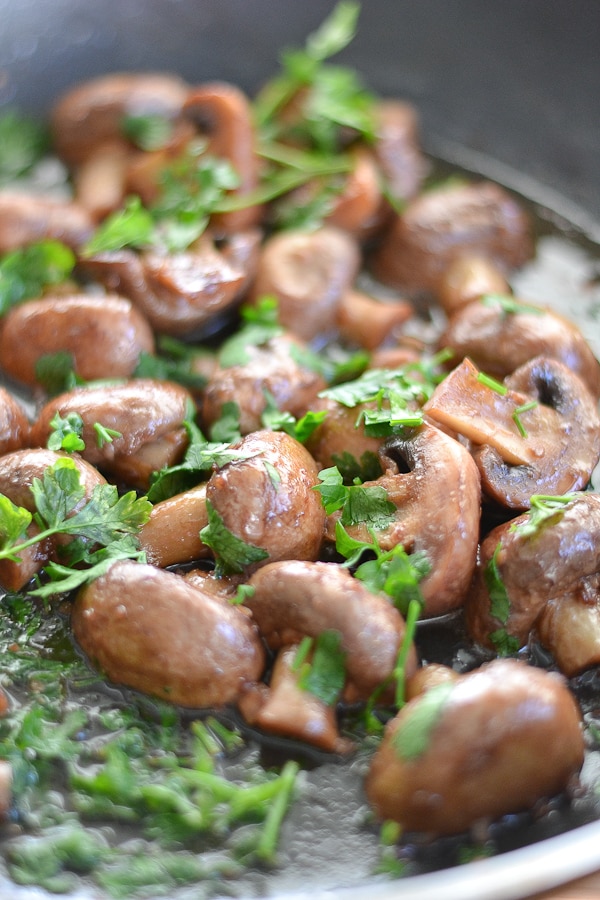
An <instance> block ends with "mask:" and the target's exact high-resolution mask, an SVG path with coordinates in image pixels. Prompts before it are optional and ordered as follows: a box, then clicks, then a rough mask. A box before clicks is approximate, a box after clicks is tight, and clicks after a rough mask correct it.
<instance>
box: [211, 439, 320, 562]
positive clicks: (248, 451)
mask: <svg viewBox="0 0 600 900" xmlns="http://www.w3.org/2000/svg"><path fill="white" fill-rule="evenodd" d="M232 449H233V450H235V451H238V452H239V454H240V456H241V457H242V458H240V459H239V460H236V461H234V462H231V463H228V464H227V465H225V466H223V467H222V468H220V469H217V471H215V472H214V473H213V474H212V475H211V477H210V478H209V480H208V483H207V486H206V499H207V500H208V501H209V502H210V503H211V504H212V507H213V508H214V510H215V511H216V513H217V514H218V515H219V516H220V517H221V519H222V520H223V523H224V525H225V527H226V528H227V529H229V531H231V532H232V533H233V534H234V535H235V536H236V537H238V538H240V539H241V540H243V541H244V542H246V543H247V544H250V545H252V546H254V547H258V548H260V549H261V550H263V551H264V553H265V558H264V559H263V560H262V561H260V562H257V563H256V564H255V565H254V566H251V567H249V568H248V571H251V569H252V568H254V567H256V565H264V563H265V562H269V561H270V560H271V561H274V560H279V559H302V560H304V559H308V560H314V559H317V557H318V555H319V551H320V549H321V544H322V541H323V528H324V523H325V512H324V510H323V506H322V504H321V500H320V497H319V495H318V493H317V492H316V491H315V490H314V487H315V485H316V484H317V482H318V477H317V476H318V470H317V465H316V463H315V461H314V459H313V458H312V456H311V455H310V453H309V452H308V450H306V449H305V447H303V446H302V444H300V443H298V441H296V440H295V439H294V438H292V437H290V436H289V435H288V434H285V433H284V432H270V431H255V432H253V433H252V434H250V435H248V436H246V437H244V438H242V440H241V441H238V442H237V443H235V444H233V445H232Z"/></svg>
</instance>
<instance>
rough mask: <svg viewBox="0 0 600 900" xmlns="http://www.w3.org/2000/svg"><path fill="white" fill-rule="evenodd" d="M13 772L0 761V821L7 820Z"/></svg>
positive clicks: (10, 766) (8, 764)
mask: <svg viewBox="0 0 600 900" xmlns="http://www.w3.org/2000/svg"><path fill="white" fill-rule="evenodd" d="M12 784H13V770H12V765H11V764H10V763H9V762H7V761H6V760H2V761H0V821H2V822H3V821H5V820H6V819H7V818H8V812H9V810H10V805H11V803H12Z"/></svg>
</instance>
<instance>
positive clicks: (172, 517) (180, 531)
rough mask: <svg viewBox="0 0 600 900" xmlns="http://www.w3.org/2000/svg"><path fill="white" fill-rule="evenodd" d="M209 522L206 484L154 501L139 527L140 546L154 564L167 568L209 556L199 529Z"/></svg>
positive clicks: (208, 550)
mask: <svg viewBox="0 0 600 900" xmlns="http://www.w3.org/2000/svg"><path fill="white" fill-rule="evenodd" d="M206 525H208V513H207V509H206V484H200V485H198V486H197V487H194V488H190V490H188V491H182V492H181V493H179V494H175V495H174V496H173V497H169V498H168V499H167V500H161V501H159V502H158V503H155V504H154V505H153V507H152V511H151V513H150V518H149V519H148V521H147V522H146V523H145V524H144V525H142V527H141V528H140V531H139V534H138V537H139V541H140V549H141V550H143V551H144V552H145V554H146V559H147V561H148V562H149V563H151V564H152V565H153V566H160V567H161V568H166V567H167V566H172V565H175V564H177V563H179V564H181V563H188V562H193V561H194V560H198V559H204V558H206V557H210V555H211V553H210V549H209V548H208V547H207V546H206V545H205V544H203V543H202V541H201V539H200V531H201V530H202V529H203V528H204V527H205V526H206Z"/></svg>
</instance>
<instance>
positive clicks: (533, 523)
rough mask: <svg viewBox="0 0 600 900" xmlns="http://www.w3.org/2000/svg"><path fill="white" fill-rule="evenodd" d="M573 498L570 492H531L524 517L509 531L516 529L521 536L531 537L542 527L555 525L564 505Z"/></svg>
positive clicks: (560, 516)
mask: <svg viewBox="0 0 600 900" xmlns="http://www.w3.org/2000/svg"><path fill="white" fill-rule="evenodd" d="M571 500H573V495H572V494H562V495H561V496H556V497H555V496H552V495H547V494H533V495H532V496H531V497H530V499H529V503H530V509H529V511H528V512H527V513H526V518H525V519H524V520H523V521H522V522H520V523H519V524H516V525H513V526H512V527H511V531H517V532H518V533H519V534H520V535H522V536H523V537H533V536H534V535H536V534H538V533H539V532H540V531H541V530H542V529H543V528H546V527H547V526H549V525H555V524H556V523H557V522H559V521H560V520H561V519H562V517H563V515H564V513H565V506H566V505H567V503H570V502H571Z"/></svg>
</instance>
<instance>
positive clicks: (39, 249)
mask: <svg viewBox="0 0 600 900" xmlns="http://www.w3.org/2000/svg"><path fill="white" fill-rule="evenodd" d="M74 266H75V254H74V253H73V251H72V250H71V249H70V248H69V247H67V246H66V245H65V244H62V243H61V242H60V241H53V240H44V241H38V242H37V243H34V244H29V245H28V246H27V247H23V248H20V249H18V250H12V251H11V252H10V253H5V254H4V256H3V257H2V259H0V315H4V314H5V313H7V312H8V310H9V309H11V307H13V306H16V305H17V304H18V303H21V302H22V301H23V300H29V299H31V298H34V297H39V295H40V294H41V293H42V292H43V290H44V288H46V287H49V286H51V285H55V284H60V283H61V282H63V281H66V280H67V279H68V278H69V277H70V275H71V273H72V271H73V268H74Z"/></svg>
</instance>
